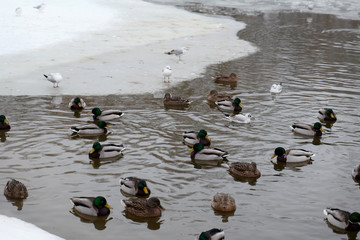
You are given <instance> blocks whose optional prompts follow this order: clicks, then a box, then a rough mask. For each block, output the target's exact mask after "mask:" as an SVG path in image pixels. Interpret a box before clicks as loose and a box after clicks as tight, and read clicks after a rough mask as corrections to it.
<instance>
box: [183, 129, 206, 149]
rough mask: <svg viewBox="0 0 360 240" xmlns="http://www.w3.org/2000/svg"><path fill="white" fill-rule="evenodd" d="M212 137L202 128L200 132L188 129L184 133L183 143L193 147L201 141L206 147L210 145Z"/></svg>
mask: <svg viewBox="0 0 360 240" xmlns="http://www.w3.org/2000/svg"><path fill="white" fill-rule="evenodd" d="M210 140H211V139H210V137H209V136H208V133H207V131H206V130H204V129H201V130H200V131H199V132H195V131H186V132H184V133H183V143H184V144H185V145H187V146H188V147H193V146H194V144H195V143H201V144H202V145H203V146H204V147H210V144H211V142H210Z"/></svg>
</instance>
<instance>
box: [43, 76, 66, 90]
mask: <svg viewBox="0 0 360 240" xmlns="http://www.w3.org/2000/svg"><path fill="white" fill-rule="evenodd" d="M44 77H45V78H46V79H47V80H48V81H50V82H52V83H53V84H54V88H57V87H59V82H61V80H62V79H63V77H62V76H61V74H60V73H49V74H48V75H46V74H44Z"/></svg>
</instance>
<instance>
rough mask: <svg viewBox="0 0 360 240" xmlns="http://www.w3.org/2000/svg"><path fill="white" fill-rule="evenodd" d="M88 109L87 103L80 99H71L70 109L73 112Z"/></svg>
mask: <svg viewBox="0 0 360 240" xmlns="http://www.w3.org/2000/svg"><path fill="white" fill-rule="evenodd" d="M85 107H86V103H85V102H84V100H82V99H81V98H79V97H75V98H73V99H71V101H70V102H69V108H70V109H71V110H73V111H82V110H83V109H84V108H85Z"/></svg>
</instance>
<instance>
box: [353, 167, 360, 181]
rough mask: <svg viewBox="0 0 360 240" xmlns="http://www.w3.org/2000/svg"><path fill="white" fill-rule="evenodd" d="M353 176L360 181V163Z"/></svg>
mask: <svg viewBox="0 0 360 240" xmlns="http://www.w3.org/2000/svg"><path fill="white" fill-rule="evenodd" d="M351 176H352V177H353V178H354V180H356V181H360V164H359V165H357V166H356V167H355V168H354V169H353V170H352V173H351Z"/></svg>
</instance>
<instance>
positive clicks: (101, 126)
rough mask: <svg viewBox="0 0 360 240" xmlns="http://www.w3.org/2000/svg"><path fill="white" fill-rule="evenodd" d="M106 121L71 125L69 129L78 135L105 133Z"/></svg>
mask: <svg viewBox="0 0 360 240" xmlns="http://www.w3.org/2000/svg"><path fill="white" fill-rule="evenodd" d="M106 127H109V126H107V125H106V122H104V121H100V122H98V123H93V124H87V125H83V126H77V127H71V128H70V129H71V131H72V132H73V133H76V134H78V135H86V136H96V135H101V134H105V133H107V128H106Z"/></svg>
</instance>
